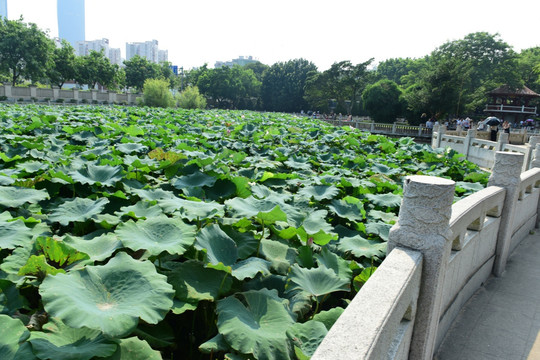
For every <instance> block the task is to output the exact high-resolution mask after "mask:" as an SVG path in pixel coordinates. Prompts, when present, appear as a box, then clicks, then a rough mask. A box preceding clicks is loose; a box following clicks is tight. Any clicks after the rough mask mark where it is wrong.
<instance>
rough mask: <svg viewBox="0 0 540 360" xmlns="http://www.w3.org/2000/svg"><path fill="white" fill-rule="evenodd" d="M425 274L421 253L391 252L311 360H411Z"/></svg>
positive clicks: (410, 251)
mask: <svg viewBox="0 0 540 360" xmlns="http://www.w3.org/2000/svg"><path fill="white" fill-rule="evenodd" d="M421 271H422V254H421V253H420V252H418V251H414V250H410V249H404V248H399V247H398V248H395V249H394V250H392V252H390V254H389V255H388V256H387V257H386V259H385V260H384V261H383V262H382V264H381V266H379V268H378V269H377V270H376V271H375V273H374V274H373V275H372V276H371V277H370V279H369V280H368V281H367V282H366V284H365V285H364V286H363V287H362V289H361V290H360V291H359V292H358V294H357V295H356V296H355V297H354V299H353V300H352V301H351V303H350V304H349V306H348V307H347V308H346V309H345V311H344V312H343V314H342V315H341V316H340V317H339V319H338V320H337V321H336V323H335V324H334V326H333V327H332V328H331V329H330V331H329V332H328V334H327V335H326V337H325V338H324V340H323V341H322V343H321V344H320V345H319V347H318V349H317V351H316V352H315V354H314V355H313V357H312V358H311V359H312V360H335V359H336V358H342V359H373V360H379V359H407V356H408V353H409V345H410V341H411V336H412V328H413V324H414V319H415V316H416V303H417V299H418V293H419V291H420V277H421Z"/></svg>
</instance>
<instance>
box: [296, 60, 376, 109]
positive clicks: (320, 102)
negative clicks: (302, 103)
mask: <svg viewBox="0 0 540 360" xmlns="http://www.w3.org/2000/svg"><path fill="white" fill-rule="evenodd" d="M372 61H373V59H370V60H368V61H366V62H364V63H360V64H357V65H353V64H352V63H351V62H350V61H341V62H337V63H334V64H332V66H331V67H330V69H328V70H326V71H323V72H322V73H318V72H312V73H311V74H310V76H309V78H308V79H307V81H306V96H305V98H306V100H307V101H308V102H309V104H310V105H311V106H313V107H314V108H315V109H318V110H323V111H327V110H328V103H329V101H331V100H332V101H336V103H337V108H336V111H340V112H347V113H351V111H352V110H353V106H354V105H355V104H356V102H357V101H360V98H361V94H362V91H363V90H364V88H365V87H366V85H367V84H368V83H370V82H371V80H372V79H373V77H374V76H375V74H374V73H373V72H370V71H368V69H367V67H368V66H369V65H370V64H371V63H372Z"/></svg>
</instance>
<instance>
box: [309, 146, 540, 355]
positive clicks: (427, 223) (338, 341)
mask: <svg viewBox="0 0 540 360" xmlns="http://www.w3.org/2000/svg"><path fill="white" fill-rule="evenodd" d="M524 158H525V155H524V154H519V153H512V152H502V151H498V152H496V155H495V163H494V167H493V169H492V174H491V177H490V179H489V184H488V187H487V188H486V189H484V190H482V191H479V192H477V193H475V194H473V195H470V196H468V197H466V198H464V199H462V200H460V201H458V202H456V203H455V204H452V202H453V199H454V186H455V184H454V182H453V181H450V180H446V179H441V178H437V177H428V176H410V177H407V179H406V180H405V184H404V189H403V192H404V194H403V201H402V204H401V208H400V213H399V218H398V222H397V223H396V224H395V225H394V226H393V227H392V229H391V231H390V236H389V243H388V256H387V257H386V259H385V260H384V261H383V262H382V264H381V266H380V267H379V268H378V269H377V270H376V271H375V273H374V274H373V275H372V277H371V278H370V279H369V280H368V281H367V283H366V284H365V285H364V287H363V288H362V289H361V290H360V291H359V292H358V294H357V295H356V296H355V298H354V299H353V300H352V302H351V303H350V304H349V306H348V307H347V308H346V310H345V311H344V313H343V314H342V315H341V317H340V318H339V319H338V320H337V322H336V323H335V324H334V326H333V327H332V328H331V329H330V331H329V333H328V335H327V336H326V337H325V339H324V340H323V342H322V343H321V344H320V346H319V348H318V349H317V351H316V352H315V354H314V355H313V357H312V359H313V360H326V359H328V360H334V359H336V358H341V359H374V360H375V359H376V360H379V359H426V360H428V359H432V357H433V354H434V352H435V350H436V349H437V347H438V346H439V344H440V343H441V342H442V339H443V337H444V336H445V334H446V332H447V330H448V328H449V327H450V325H451V324H452V322H453V320H454V319H455V318H456V316H457V314H458V312H459V311H460V309H461V308H462V306H463V305H464V304H465V302H466V301H467V300H468V299H469V298H470V297H471V296H472V294H473V293H474V292H475V291H476V290H477V289H478V288H479V287H480V286H481V285H482V283H484V282H485V281H486V280H487V278H488V277H489V276H491V275H492V274H493V275H495V276H500V275H501V274H502V273H503V272H504V270H505V266H506V261H507V259H508V255H509V254H510V253H511V251H512V250H513V249H514V248H515V247H516V246H517V245H518V244H519V243H520V241H521V240H522V239H524V238H525V237H526V236H527V235H528V234H529V232H530V231H531V230H532V229H534V228H535V226H536V225H537V221H538V213H539V206H538V205H539V196H540V168H533V169H531V170H528V171H526V172H523V173H522V172H521V169H522V167H523V161H524ZM535 161H536V160H535ZM533 164H536V165H539V164H537V163H536V162H533Z"/></svg>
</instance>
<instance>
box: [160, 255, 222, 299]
mask: <svg viewBox="0 0 540 360" xmlns="http://www.w3.org/2000/svg"><path fill="white" fill-rule="evenodd" d="M168 278H169V282H170V283H171V284H172V286H173V288H174V290H175V291H176V298H177V299H179V300H181V301H185V302H188V303H196V302H198V301H201V300H209V301H214V300H215V299H217V298H218V296H219V295H220V294H223V293H226V292H227V291H228V290H229V289H230V288H231V285H232V280H231V279H230V276H229V275H228V274H227V273H224V272H222V271H218V270H215V269H210V268H205V267H204V265H203V264H202V263H200V262H198V261H195V260H188V261H185V262H183V263H181V264H178V266H177V267H175V269H174V270H173V271H172V272H171V273H169V274H168Z"/></svg>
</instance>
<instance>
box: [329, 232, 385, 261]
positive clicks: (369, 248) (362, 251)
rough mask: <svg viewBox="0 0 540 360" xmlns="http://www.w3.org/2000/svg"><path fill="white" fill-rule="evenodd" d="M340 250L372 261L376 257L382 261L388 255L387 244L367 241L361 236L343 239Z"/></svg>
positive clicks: (339, 246) (340, 242) (340, 241)
mask: <svg viewBox="0 0 540 360" xmlns="http://www.w3.org/2000/svg"><path fill="white" fill-rule="evenodd" d="M338 248H339V249H340V250H341V251H345V252H351V253H352V254H353V255H354V256H356V257H358V258H360V257H362V256H364V257H367V258H368V259H371V258H372V257H373V256H376V257H378V258H379V259H380V258H382V257H383V256H384V255H385V254H386V243H381V242H378V241H373V240H367V239H364V238H363V237H361V236H360V235H357V236H353V237H345V238H341V239H340V240H339V245H338Z"/></svg>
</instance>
